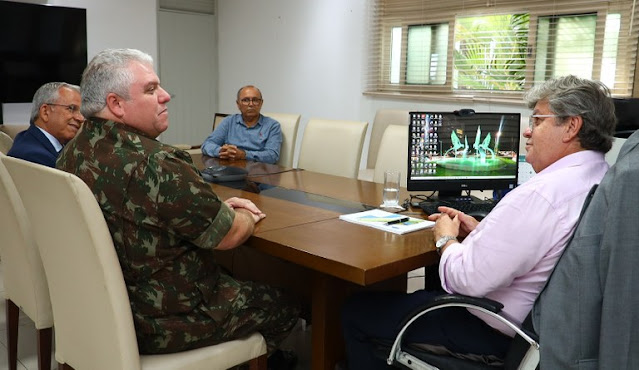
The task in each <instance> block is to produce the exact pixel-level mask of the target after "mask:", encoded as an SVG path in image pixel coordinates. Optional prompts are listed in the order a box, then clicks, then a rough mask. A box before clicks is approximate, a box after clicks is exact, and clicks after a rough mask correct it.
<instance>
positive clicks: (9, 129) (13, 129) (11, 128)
mask: <svg viewBox="0 0 639 370" xmlns="http://www.w3.org/2000/svg"><path fill="white" fill-rule="evenodd" d="M28 128H29V124H28V123H27V124H24V125H9V124H4V125H0V132H4V133H5V134H7V135H9V137H10V138H11V139H15V138H16V135H18V134H19V133H21V132H22V131H24V130H26V129H28Z"/></svg>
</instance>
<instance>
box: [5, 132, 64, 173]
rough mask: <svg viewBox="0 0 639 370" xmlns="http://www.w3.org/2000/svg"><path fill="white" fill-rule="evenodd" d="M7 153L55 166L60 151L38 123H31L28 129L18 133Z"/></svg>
mask: <svg viewBox="0 0 639 370" xmlns="http://www.w3.org/2000/svg"><path fill="white" fill-rule="evenodd" d="M7 155H8V156H11V157H15V158H20V159H24V160H25V161H29V162H33V163H39V164H43V165H45V166H49V167H53V168H55V161H56V160H57V159H58V152H56V151H55V148H54V147H53V144H51V142H50V141H49V139H47V137H46V136H44V134H43V133H42V132H41V131H40V129H38V127H37V126H36V125H30V126H29V128H28V129H26V130H24V131H22V132H21V133H19V134H18V135H16V138H15V139H14V140H13V146H12V147H11V149H10V150H9V153H7Z"/></svg>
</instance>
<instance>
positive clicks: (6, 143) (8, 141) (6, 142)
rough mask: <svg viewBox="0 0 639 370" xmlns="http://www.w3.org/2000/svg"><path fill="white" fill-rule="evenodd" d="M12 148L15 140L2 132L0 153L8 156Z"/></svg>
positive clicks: (0, 133)
mask: <svg viewBox="0 0 639 370" xmlns="http://www.w3.org/2000/svg"><path fill="white" fill-rule="evenodd" d="M12 146H13V139H12V138H11V136H9V135H7V134H5V133H4V132H2V131H0V153H2V154H7V153H8V152H9V149H11V147H12Z"/></svg>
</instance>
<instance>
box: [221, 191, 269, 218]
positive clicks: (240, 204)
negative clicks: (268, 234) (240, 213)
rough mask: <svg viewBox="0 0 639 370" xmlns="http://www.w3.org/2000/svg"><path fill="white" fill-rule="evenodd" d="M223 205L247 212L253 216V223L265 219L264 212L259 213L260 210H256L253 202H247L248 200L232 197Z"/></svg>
mask: <svg viewBox="0 0 639 370" xmlns="http://www.w3.org/2000/svg"><path fill="white" fill-rule="evenodd" d="M224 203H226V205H228V206H229V207H231V209H238V208H240V209H245V210H247V211H249V212H250V213H251V215H252V216H253V220H254V221H255V222H258V221H260V220H261V219H263V218H264V217H266V214H265V213H264V212H262V211H260V209H259V208H257V206H256V205H255V204H254V203H253V202H251V201H250V200H248V199H244V198H238V197H232V198H229V199H227V200H225V201H224Z"/></svg>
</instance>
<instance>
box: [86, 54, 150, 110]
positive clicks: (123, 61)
mask: <svg viewBox="0 0 639 370" xmlns="http://www.w3.org/2000/svg"><path fill="white" fill-rule="evenodd" d="M131 62H140V63H143V64H148V65H151V66H153V58H152V57H151V56H150V55H149V54H147V53H144V52H142V51H140V50H136V49H106V50H103V51H101V52H100V53H98V54H97V55H96V56H95V57H93V59H91V62H89V64H88V65H87V67H86V68H85V69H84V72H83V73H82V82H81V83H80V87H81V88H82V107H81V112H82V115H83V116H84V117H86V118H90V117H93V116H94V115H95V114H96V113H98V112H100V111H101V110H102V109H104V107H105V106H106V97H107V95H108V94H110V93H115V94H117V95H119V96H121V97H122V98H123V99H130V96H129V88H130V86H131V84H132V83H133V74H132V73H131V71H130V70H129V69H128V66H129V64H130V63H131Z"/></svg>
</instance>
